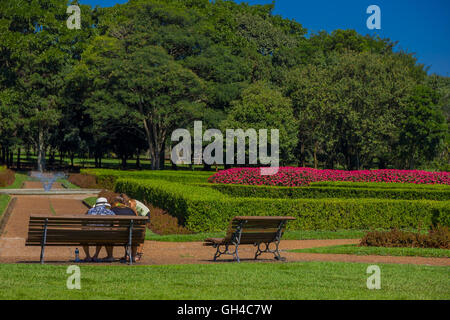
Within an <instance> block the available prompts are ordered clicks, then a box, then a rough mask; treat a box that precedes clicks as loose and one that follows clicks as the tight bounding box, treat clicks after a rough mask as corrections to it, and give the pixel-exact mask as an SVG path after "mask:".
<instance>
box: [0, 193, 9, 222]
mask: <svg viewBox="0 0 450 320" xmlns="http://www.w3.org/2000/svg"><path fill="white" fill-rule="evenodd" d="M10 199H11V198H10V196H8V195H7V194H0V217H1V216H2V215H3V213H4V212H5V210H6V208H7V207H8V203H9V200H10Z"/></svg>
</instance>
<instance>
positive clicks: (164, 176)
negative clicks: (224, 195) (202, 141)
mask: <svg viewBox="0 0 450 320" xmlns="http://www.w3.org/2000/svg"><path fill="white" fill-rule="evenodd" d="M81 173H82V174H87V175H93V176H96V179H97V184H98V185H99V186H100V187H102V188H105V189H109V190H113V189H114V186H115V183H116V181H117V180H118V179H142V180H164V181H171V182H183V183H206V182H207V181H208V178H209V177H210V176H211V174H212V173H211V172H200V171H121V170H109V169H84V170H81Z"/></svg>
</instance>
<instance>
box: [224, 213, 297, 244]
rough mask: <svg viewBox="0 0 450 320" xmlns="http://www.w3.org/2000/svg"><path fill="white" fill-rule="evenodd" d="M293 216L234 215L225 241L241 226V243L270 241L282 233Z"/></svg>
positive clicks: (230, 238) (231, 237) (229, 239)
mask: <svg viewBox="0 0 450 320" xmlns="http://www.w3.org/2000/svg"><path fill="white" fill-rule="evenodd" d="M292 220H295V218H293V217H235V218H234V219H233V220H232V221H231V224H230V227H229V228H228V232H227V235H226V237H225V241H231V240H232V239H233V236H234V235H235V233H236V231H238V229H239V228H240V227H242V233H241V241H240V243H241V244H258V243H270V242H273V241H275V239H276V238H277V237H278V236H279V237H280V238H281V236H282V235H283V233H284V231H285V229H286V224H287V222H288V221H292Z"/></svg>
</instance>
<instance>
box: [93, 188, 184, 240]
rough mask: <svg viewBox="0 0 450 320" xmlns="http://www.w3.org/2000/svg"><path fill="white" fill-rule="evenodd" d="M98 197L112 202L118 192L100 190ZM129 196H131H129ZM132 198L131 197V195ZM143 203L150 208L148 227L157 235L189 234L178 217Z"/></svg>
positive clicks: (145, 202)
mask: <svg viewBox="0 0 450 320" xmlns="http://www.w3.org/2000/svg"><path fill="white" fill-rule="evenodd" d="M98 196H99V197H103V198H106V199H107V200H108V202H109V203H112V202H113V201H114V199H115V198H116V197H117V196H119V193H116V192H112V191H108V190H102V191H101V192H100V193H99V194H98ZM130 197H131V196H130ZM131 198H133V197H131ZM144 204H145V205H146V206H147V207H148V208H149V209H150V215H151V219H150V223H149V224H148V228H149V229H150V230H151V231H152V232H153V233H156V234H158V235H162V236H164V235H174V234H191V232H190V231H189V230H188V229H186V228H185V227H183V226H182V225H181V224H180V223H179V222H178V219H177V218H176V217H174V216H171V215H170V214H169V213H168V212H167V211H165V210H163V209H160V208H157V207H154V206H152V205H151V204H149V203H148V202H147V201H144Z"/></svg>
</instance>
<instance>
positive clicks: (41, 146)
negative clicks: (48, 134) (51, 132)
mask: <svg viewBox="0 0 450 320" xmlns="http://www.w3.org/2000/svg"><path fill="white" fill-rule="evenodd" d="M37 147H38V171H40V172H44V171H45V143H44V130H43V129H42V128H39V134H38V146H37Z"/></svg>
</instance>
